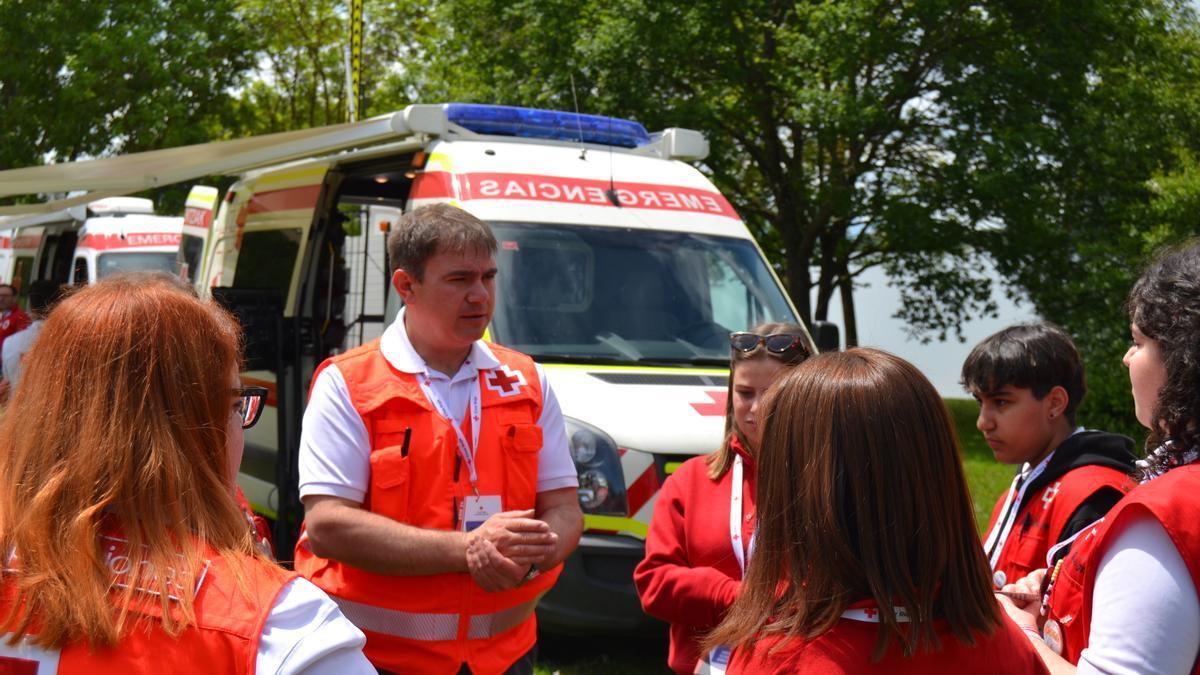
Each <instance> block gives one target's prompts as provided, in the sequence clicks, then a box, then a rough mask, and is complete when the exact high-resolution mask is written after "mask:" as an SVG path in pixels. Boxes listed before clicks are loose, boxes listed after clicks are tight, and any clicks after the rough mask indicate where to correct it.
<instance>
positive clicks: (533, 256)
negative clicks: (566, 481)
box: [0, 104, 797, 634]
mask: <svg viewBox="0 0 1200 675" xmlns="http://www.w3.org/2000/svg"><path fill="white" fill-rule="evenodd" d="M174 151H177V154H174V155H170V156H167V155H158V154H155V153H142V155H131V156H127V157H120V158H114V159H113V160H98V162H109V164H107V165H93V166H88V167H80V168H75V169H73V168H64V169H62V170H60V171H58V172H55V171H52V170H51V168H49V167H48V168H47V170H46V171H43V172H40V173H39V172H37V171H36V170H19V171H26V172H27V173H25V174H19V175H16V176H11V174H12V173H13V172H8V174H10V176H5V174H0V186H2V185H3V184H4V179H5V178H6V177H7V178H9V179H10V181H17V182H18V183H23V184H25V185H29V186H34V185H43V184H45V183H46V182H48V181H49V182H51V183H52V184H53V185H55V186H56V187H58V188H60V189H61V188H62V187H65V186H67V185H71V186H74V187H76V188H78V187H80V186H81V185H87V186H88V187H89V188H90V189H93V190H97V191H100V190H120V189H129V190H130V191H133V190H134V189H137V188H138V186H143V185H145V184H147V183H148V182H150V181H154V182H156V183H157V184H163V183H167V182H171V181H175V180H187V179H189V178H191V177H199V176H205V175H214V174H219V173H236V174H238V176H239V178H238V180H237V181H236V182H235V183H234V184H233V185H232V186H231V187H230V188H229V189H228V190H227V191H226V193H225V195H224V198H223V200H222V201H221V203H220V206H219V209H218V212H217V214H216V217H215V219H214V220H213V226H212V234H211V239H210V241H209V242H208V244H207V246H206V247H205V250H206V251H207V252H206V254H205V263H204V270H203V272H202V273H201V275H200V277H199V279H200V281H199V285H200V286H201V287H202V288H204V289H205V290H208V291H209V292H211V293H212V294H213V295H214V296H215V297H217V298H218V299H220V300H221V301H223V302H225V303H226V304H227V305H229V306H231V307H232V308H234V310H235V311H237V313H238V314H239V317H240V318H241V319H242V321H243V323H244V325H245V328H246V333H247V351H248V354H247V356H248V368H249V371H248V372H246V373H243V381H245V382H246V383H248V384H262V385H265V386H267V387H268V389H269V391H270V392H271V394H270V396H269V400H268V405H269V407H268V408H267V409H266V411H265V412H264V414H263V418H262V421H261V422H260V423H259V424H258V425H257V426H256V427H254V428H253V429H252V430H250V432H249V433H248V435H247V439H246V452H245V459H244V461H243V465H242V474H241V476H240V482H241V485H242V487H243V489H244V491H245V492H246V495H247V497H248V498H249V500H250V501H251V503H252V504H253V505H254V506H255V508H256V509H257V510H259V511H261V512H262V513H264V514H266V515H268V516H270V517H272V518H275V519H276V530H275V532H276V539H277V541H276V543H277V548H278V549H279V550H280V553H281V555H282V556H283V557H285V558H287V557H290V550H289V547H290V545H291V543H292V542H293V541H294V535H295V528H296V527H297V526H298V524H299V522H300V519H301V517H302V511H301V510H300V507H299V502H298V499H297V496H296V451H297V447H298V441H299V431H300V420H301V416H302V414H303V406H304V401H305V399H306V396H307V389H308V386H309V384H310V382H311V378H312V374H313V370H314V369H315V367H316V366H317V365H318V364H319V363H320V362H321V361H322V360H323V359H324V358H326V357H327V356H329V355H331V354H334V353H337V352H339V351H342V350H345V349H347V348H350V347H352V346H354V343H355V342H356V340H355V339H353V335H354V331H351V330H349V328H351V327H353V326H355V325H360V324H362V323H363V322H375V323H377V324H382V323H384V322H386V321H387V320H389V319H390V318H391V317H392V316H394V315H395V311H396V309H397V308H396V306H395V305H396V300H395V297H394V294H393V295H389V296H388V301H387V305H388V306H387V307H386V309H385V307H383V306H371V305H369V304H367V303H366V302H363V301H360V299H358V298H354V297H351V295H352V291H351V289H352V288H353V287H354V283H353V280H354V279H356V278H357V276H358V275H359V274H360V273H361V274H362V277H363V278H364V279H366V278H367V277H368V276H370V278H371V285H374V286H378V287H379V288H384V289H386V287H387V278H388V275H387V274H386V264H383V265H377V267H379V269H375V268H374V267H372V268H371V269H369V270H366V271H363V270H358V269H356V270H354V271H353V274H352V273H351V271H350V270H348V268H347V265H346V256H347V246H348V244H347V242H348V241H354V240H356V239H357V238H358V237H364V239H363V241H364V243H366V244H368V245H369V246H377V244H370V243H369V241H371V240H370V239H369V238H370V237H375V238H376V240H381V239H382V234H381V233H377V232H374V231H373V228H371V227H370V226H369V223H373V222H386V220H383V221H381V219H380V218H378V217H371V216H368V213H370V212H371V209H372V208H373V207H374V208H375V209H376V211H378V208H379V207H386V208H388V209H391V210H392V211H391V213H399V212H402V211H408V210H411V209H413V208H415V207H418V206H421V205H423V204H429V203H434V202H449V203H452V204H455V205H457V206H459V207H461V208H463V209H465V210H467V211H469V212H471V213H473V214H475V215H476V216H478V217H480V218H481V219H483V220H485V221H487V222H488V223H490V224H491V226H492V228H493V230H494V231H495V234H496V238H497V240H498V241H499V251H498V253H497V262H498V265H499V268H500V275H499V277H498V280H497V302H496V311H495V317H494V319H493V321H492V324H491V326H490V329H489V333H490V335H489V337H490V339H492V340H494V341H496V342H499V343H502V344H505V345H509V346H511V347H514V348H516V349H519V350H521V351H523V352H525V353H527V354H529V355H530V356H532V357H533V358H534V359H535V360H537V361H538V362H539V363H541V364H543V366H544V367H545V368H546V371H547V377H548V378H549V380H550V382H551V386H553V388H554V390H555V392H556V393H557V395H558V398H559V400H560V402H561V404H562V410H563V413H564V415H565V417H566V418H567V425H568V432H569V438H570V443H571V447H570V450H571V454H572V457H573V458H574V460H575V463H576V468H577V470H578V473H579V482H580V488H579V498H580V505H581V507H582V508H583V511H584V514H585V528H586V530H585V533H584V536H583V539H582V541H581V544H580V547H579V549H578V551H576V553H574V554H573V555H572V557H571V559H570V560H569V561H568V564H567V566H566V569H565V571H564V573H563V575H562V577H561V579H560V581H559V582H558V584H557V586H556V587H555V588H554V590H553V591H551V593H550V594H548V595H547V596H546V598H545V599H544V600H543V601H542V604H541V606H540V607H539V610H538V611H539V615H540V616H541V619H542V625H543V626H544V627H546V628H548V629H551V630H555V631H559V632H581V633H582V632H586V633H588V634H595V633H596V632H598V631H611V632H627V631H632V630H637V629H640V628H644V627H646V626H647V625H649V624H650V623H653V622H652V621H651V620H649V619H648V618H647V617H645V615H644V614H643V613H642V611H641V608H640V604H639V603H638V600H637V596H636V593H635V591H634V587H633V582H632V572H633V568H634V565H635V564H636V563H637V562H638V561H639V560H640V559H641V558H642V556H643V549H644V547H643V539H644V537H645V535H646V531H647V525H648V523H649V520H650V516H651V513H652V510H653V507H654V500H655V496H656V494H657V492H658V489H659V487H660V486H661V485H662V482H663V481H664V480H665V479H666V477H667V476H668V475H670V474H671V473H672V472H673V471H674V470H675V469H676V468H677V467H678V466H679V464H680V463H681V462H683V461H684V460H686V459H688V458H689V457H692V456H695V455H699V454H703V453H707V452H710V451H712V450H713V449H715V448H716V447H717V446H718V444H719V443H720V442H721V438H722V433H723V428H724V415H725V409H726V387H727V381H728V363H729V358H728V354H729V342H728V335H729V333H730V332H731V331H737V330H744V329H746V328H747V327H750V326H753V325H754V324H757V323H761V322H765V321H793V322H795V321H797V314H796V311H795V309H794V307H793V306H792V303H791V302H790V301H789V299H788V297H787V295H786V294H785V293H784V291H783V288H782V286H781V284H780V283H779V280H778V279H777V278H776V276H775V274H774V272H773V271H772V269H771V267H770V265H769V264H768V263H767V261H766V259H765V258H764V256H763V254H762V252H761V250H760V249H759V247H758V246H757V245H756V243H755V242H754V240H753V238H752V237H751V234H750V232H749V231H748V230H747V228H746V226H745V224H743V222H742V221H741V220H740V219H739V217H738V215H737V213H736V212H735V211H734V210H733V208H731V206H730V204H729V202H728V201H727V200H726V199H725V197H724V196H722V195H721V193H720V192H719V191H718V190H717V189H716V188H715V187H714V186H713V185H712V183H711V182H710V181H709V180H708V179H707V178H705V177H704V176H703V175H702V174H701V173H700V172H699V171H697V170H696V169H695V168H694V167H693V166H691V165H690V164H688V163H687V162H696V161H700V160H702V159H704V157H705V156H706V155H707V153H708V144H707V141H705V139H704V138H703V137H702V135H701V134H699V133H698V132H694V131H689V130H686V129H668V130H666V131H663V132H661V133H657V134H653V135H651V134H648V133H647V132H646V131H645V129H643V128H642V126H641V125H640V124H637V123H636V122H631V121H628V120H621V119H615V118H607V117H599V116H592V115H580V114H572V113H562V112H556V111H545V110H531V109H522V108H511V107H503V106H489V105H467V104H443V105H414V106H409V107H408V108H406V109H405V110H404V111H402V112H397V113H393V114H391V115H387V116H383V117H380V118H375V119H372V120H368V121H365V122H361V123H358V124H351V125H339V126H335V127H328V128H325V129H316V130H304V131H302V132H288V133H286V134H277V135H274V136H268V137H259V138H256V139H243V140H239V141H227V142H223V143H213V144H206V145H204V146H193V147H191V148H177V149H174ZM158 152H159V153H170V152H173V151H158ZM272 161H274V163H272ZM159 166H161V167H164V168H163V169H161V170H158V169H155V171H157V173H154V172H152V171H151V169H150V168H148V167H159ZM165 167H169V168H165ZM257 167H262V168H257ZM100 169H103V170H104V171H103V172H101V171H100ZM102 173H103V174H104V175H106V176H107V178H105V179H100V178H96V176H99V175H101V174H102ZM55 181H57V182H55ZM9 193H10V194H11V193H14V192H9ZM4 194H5V192H4V189H3V188H2V187H0V196H4ZM0 214H2V210H0ZM364 223H366V224H368V225H363V224H364ZM185 242H186V237H185ZM378 246H381V244H380V245H378ZM376 250H378V248H377V249H376ZM362 259H363V260H364V261H368V262H364V263H363V264H368V265H369V261H370V260H371V259H370V256H369V255H365V256H363V258H362ZM369 266H370V265H369ZM359 292H361V293H365V292H366V291H365V288H364V287H360V291H359ZM348 306H349V307H352V308H353V307H357V316H355V315H354V313H353V312H351V311H348V310H347V307H348ZM377 332H378V331H375V333H376V334H377ZM359 334H361V331H360V332H359ZM348 336H351V339H347V338H348Z"/></svg>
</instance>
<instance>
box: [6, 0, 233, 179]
mask: <svg viewBox="0 0 1200 675" xmlns="http://www.w3.org/2000/svg"><path fill="white" fill-rule="evenodd" d="M253 40H254V36H253V34H252V33H251V32H250V31H249V30H248V28H247V27H246V25H245V24H244V23H243V22H242V21H241V17H240V14H239V13H238V11H237V7H236V3H235V1H234V0H169V1H168V0H124V1H122V2H119V3H101V2H73V1H70V0H40V1H39V2H31V1H29V0H6V1H5V2H0V44H3V45H4V58H3V59H0V110H2V111H3V120H4V121H3V123H2V124H0V169H3V168H13V167H18V166H28V165H33V164H41V163H43V162H44V161H46V160H47V159H52V160H54V161H69V160H74V159H78V158H81V157H86V156H93V155H100V154H105V153H113V152H132V151H137V150H147V149H154V148H163V147H170V146H176V145H184V144H187V143H195V142H201V141H205V140H210V139H213V138H217V137H220V136H221V135H222V129H223V128H224V125H225V123H226V122H227V118H225V117H224V115H225V113H226V112H227V111H228V104H229V102H230V96H229V90H230V88H231V87H234V86H236V85H237V84H238V83H239V82H240V81H241V77H242V75H243V74H244V73H245V72H246V70H247V69H248V68H249V67H250V65H251V64H252V61H251V56H252V53H253V45H254V41H253Z"/></svg>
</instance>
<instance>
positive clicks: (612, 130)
mask: <svg viewBox="0 0 1200 675" xmlns="http://www.w3.org/2000/svg"><path fill="white" fill-rule="evenodd" d="M442 107H443V109H444V110H445V111H446V119H448V120H450V121H451V122H453V123H455V124H457V125H459V126H462V127H466V128H467V129H470V130H471V131H474V132H475V133H477V134H497V135H501V136H520V137H522V138H548V139H553V140H559V141H575V142H584V143H596V144H598V145H617V146H620V147H623V148H636V147H637V146H639V145H646V144H647V143H649V142H650V134H648V133H646V128H645V127H643V126H642V125H640V124H638V123H637V122H634V121H633V120H623V119H618V118H616V117H604V116H602V115H583V114H579V113H569V112H559V111H556V110H537V109H535V108H517V107H515V106H507V105H485V104H481V103H446V104H444V105H443V106H442Z"/></svg>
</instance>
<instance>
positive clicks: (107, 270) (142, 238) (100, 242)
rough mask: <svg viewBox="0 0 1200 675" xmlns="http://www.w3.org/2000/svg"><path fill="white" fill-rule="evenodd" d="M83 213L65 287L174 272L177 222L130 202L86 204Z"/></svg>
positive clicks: (122, 199) (179, 225)
mask: <svg viewBox="0 0 1200 675" xmlns="http://www.w3.org/2000/svg"><path fill="white" fill-rule="evenodd" d="M88 213H89V216H88V217H87V218H86V219H85V220H84V221H83V224H82V225H80V226H79V229H78V231H77V232H76V240H75V253H74V257H73V260H72V264H71V273H70V276H69V277H68V279H67V283H69V284H71V285H76V286H82V285H85V284H94V283H96V282H97V281H99V280H100V279H103V278H104V277H107V276H109V275H112V274H116V273H118V272H135V271H162V272H170V273H172V274H174V273H177V272H178V267H177V262H176V258H177V257H178V255H179V242H180V240H181V239H182V237H183V218H180V217H169V216H156V215H154V203H153V202H151V201H150V200H149V199H140V198H136V197H110V198H109V199H103V200H99V201H96V202H92V203H91V204H88Z"/></svg>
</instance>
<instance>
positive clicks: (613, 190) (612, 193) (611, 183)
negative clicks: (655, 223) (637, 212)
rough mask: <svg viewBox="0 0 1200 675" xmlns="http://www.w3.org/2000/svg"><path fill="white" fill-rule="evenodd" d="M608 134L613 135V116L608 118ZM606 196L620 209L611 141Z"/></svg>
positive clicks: (610, 143)
mask: <svg viewBox="0 0 1200 675" xmlns="http://www.w3.org/2000/svg"><path fill="white" fill-rule="evenodd" d="M608 134H609V136H611V135H612V117H611V116H610V117H609V118H608ZM604 196H605V197H608V201H610V202H612V205H613V206H615V207H617V208H618V209H619V208H621V198H620V197H619V196H617V183H616V180H615V179H614V178H613V146H612V142H611V141H609V144H608V189H607V190H605V191H604Z"/></svg>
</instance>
